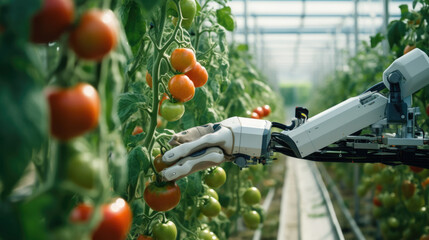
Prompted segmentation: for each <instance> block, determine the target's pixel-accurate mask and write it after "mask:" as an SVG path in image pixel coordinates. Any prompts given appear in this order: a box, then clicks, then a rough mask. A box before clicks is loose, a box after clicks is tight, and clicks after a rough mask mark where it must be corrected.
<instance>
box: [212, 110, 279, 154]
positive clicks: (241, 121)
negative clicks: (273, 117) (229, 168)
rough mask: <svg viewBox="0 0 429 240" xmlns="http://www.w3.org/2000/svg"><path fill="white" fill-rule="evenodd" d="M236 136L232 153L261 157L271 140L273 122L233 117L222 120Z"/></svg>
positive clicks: (224, 125)
mask: <svg viewBox="0 0 429 240" xmlns="http://www.w3.org/2000/svg"><path fill="white" fill-rule="evenodd" d="M220 124H221V125H222V126H223V127H226V128H229V129H230V130H231V132H232V135H233V136H234V146H233V149H232V154H243V155H247V156H250V157H260V156H262V155H263V154H265V152H266V151H267V148H268V144H269V142H270V132H271V122H270V121H267V120H260V119H252V118H241V117H232V118H228V119H226V120H223V121H222V122H220Z"/></svg>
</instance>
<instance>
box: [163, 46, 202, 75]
mask: <svg viewBox="0 0 429 240" xmlns="http://www.w3.org/2000/svg"><path fill="white" fill-rule="evenodd" d="M170 62H171V66H173V68H174V69H176V70H177V71H179V72H182V73H186V72H189V71H190V70H191V69H192V68H193V67H195V65H196V64H197V59H196V58H195V54H194V52H193V51H192V50H191V49H189V48H177V49H174V51H173V52H172V53H171V56H170Z"/></svg>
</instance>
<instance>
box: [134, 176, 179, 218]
mask: <svg viewBox="0 0 429 240" xmlns="http://www.w3.org/2000/svg"><path fill="white" fill-rule="evenodd" d="M143 198H144V200H145V201H146V203H147V205H148V206H149V207H150V208H152V209H153V210H155V211H163V212H165V211H169V210H171V209H173V208H175V207H176V206H177V204H179V202H180V188H179V186H178V185H177V184H176V183H175V182H167V183H157V182H151V183H149V185H148V186H147V187H146V188H145V190H144V193H143Z"/></svg>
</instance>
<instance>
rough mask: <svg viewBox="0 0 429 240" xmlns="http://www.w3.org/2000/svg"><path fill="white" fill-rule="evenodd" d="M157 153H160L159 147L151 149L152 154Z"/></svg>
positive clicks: (156, 154)
mask: <svg viewBox="0 0 429 240" xmlns="http://www.w3.org/2000/svg"><path fill="white" fill-rule="evenodd" d="M159 154H161V149H160V148H153V150H152V156H154V157H156V156H158V155H159Z"/></svg>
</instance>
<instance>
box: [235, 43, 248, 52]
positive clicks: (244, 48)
mask: <svg viewBox="0 0 429 240" xmlns="http://www.w3.org/2000/svg"><path fill="white" fill-rule="evenodd" d="M237 50H238V51H243V52H247V51H249V45H247V44H239V45H238V46H237Z"/></svg>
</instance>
